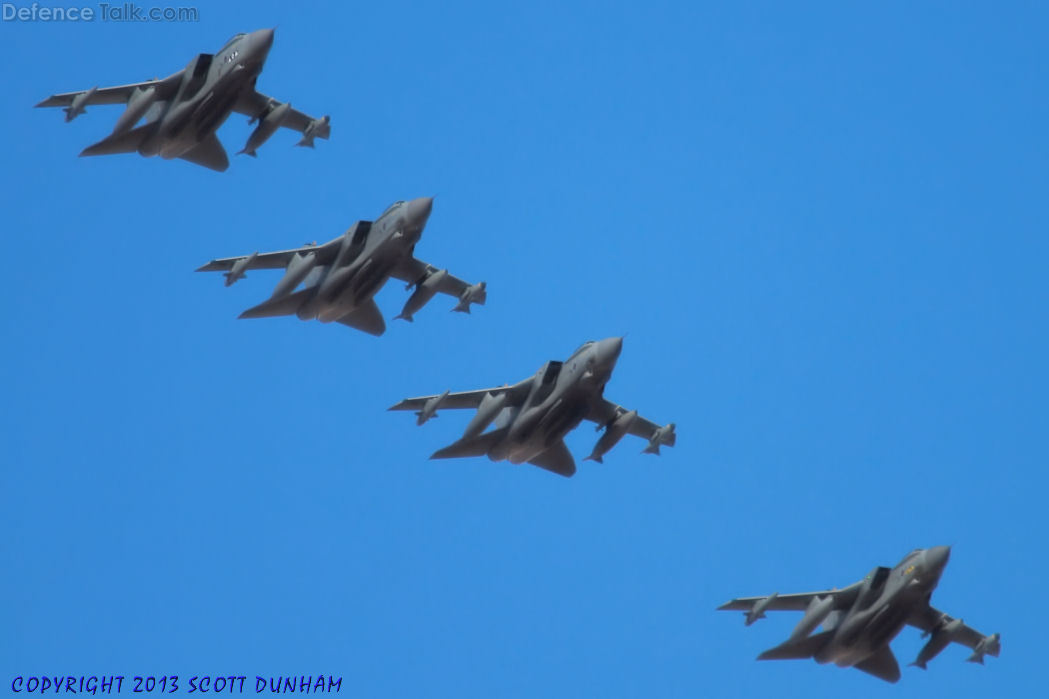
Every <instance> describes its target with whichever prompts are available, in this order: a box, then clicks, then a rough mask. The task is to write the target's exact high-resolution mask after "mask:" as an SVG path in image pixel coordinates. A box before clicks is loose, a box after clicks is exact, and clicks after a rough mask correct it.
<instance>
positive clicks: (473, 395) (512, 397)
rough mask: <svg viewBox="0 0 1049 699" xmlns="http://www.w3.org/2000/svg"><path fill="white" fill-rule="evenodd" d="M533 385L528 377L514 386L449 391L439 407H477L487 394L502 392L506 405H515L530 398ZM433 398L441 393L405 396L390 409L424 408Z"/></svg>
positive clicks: (494, 394) (495, 394)
mask: <svg viewBox="0 0 1049 699" xmlns="http://www.w3.org/2000/svg"><path fill="white" fill-rule="evenodd" d="M531 387H532V379H531V378H528V379H525V380H524V381H521V382H519V383H515V384H514V385H513V386H497V387H496V388H482V389H481V390H479V391H462V392H461V393H449V394H448V395H447V396H445V397H444V398H443V399H442V400H441V402H440V404H439V405H438V409H440V410H444V409H445V408H451V409H453V410H454V409H459V408H476V407H478V406H479V405H481V401H482V400H483V399H484V397H485V396H486V395H488V394H489V393H491V394H492V395H493V396H497V395H499V394H500V393H505V394H507V395H506V406H507V407H513V406H519V405H521V404H522V403H524V402H525V399H527V398H528V392H529V390H531ZM433 398H440V396H439V395H434V396H419V397H418V398H405V399H404V400H402V401H401V402H400V403H398V404H397V405H394V406H391V407H390V408H389V410H422V408H423V406H425V405H426V403H427V401H429V400H431V399H433Z"/></svg>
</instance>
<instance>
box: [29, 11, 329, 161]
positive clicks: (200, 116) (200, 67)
mask: <svg viewBox="0 0 1049 699" xmlns="http://www.w3.org/2000/svg"><path fill="white" fill-rule="evenodd" d="M272 45H273V30H272V29H260V30H258V31H255V32H251V33H250V34H237V35H236V36H234V37H233V38H232V39H230V40H229V41H227V42H226V45H225V46H223V47H222V48H221V49H219V51H218V53H216V54H214V55H212V54H210V53H202V54H199V55H197V56H196V57H195V58H194V59H193V60H191V61H190V62H189V65H187V66H186V67H185V68H184V69H183V70H180V71H179V72H177V73H175V74H173V75H170V76H168V77H166V78H164V79H163V80H159V79H153V80H146V81H145V82H140V83H132V84H130V85H120V86H118V87H104V88H101V89H99V88H98V87H93V88H91V89H90V90H82V91H79V92H66V93H63V94H60V95H52V96H51V97H48V98H47V99H46V100H44V101H43V102H41V103H40V104H38V105H36V106H37V107H65V113H66V121H72V120H73V119H75V118H76V117H77V116H78V115H80V114H83V113H84V111H85V109H84V108H85V107H87V106H88V105H93V104H125V103H126V104H127V108H126V109H125V110H124V113H123V114H122V115H121V116H120V118H119V119H117V123H116V126H114V127H113V133H112V134H110V135H109V136H107V137H106V138H104V139H103V140H101V141H99V142H98V143H96V144H94V145H93V146H88V147H87V148H85V149H84V150H83V151H82V152H81V153H80V155H81V156H85V155H111V154H113V153H133V152H135V151H138V152H139V153H140V154H142V155H143V156H146V157H150V156H154V155H159V156H160V157H162V158H165V159H169V160H170V159H171V158H182V159H183V160H188V161H189V162H191V163H196V164H197V165H203V166H204V167H207V168H211V169H212V170H219V171H222V170H225V169H226V168H227V167H229V158H228V157H227V156H226V150H225V149H224V148H223V147H222V144H221V143H220V142H219V140H218V137H217V136H216V135H215V131H216V130H217V129H218V128H219V127H220V126H222V124H223V122H225V121H226V119H227V118H228V117H229V115H230V112H239V113H241V114H245V115H247V116H249V117H251V120H250V122H249V123H255V122H256V121H257V122H258V123H259V125H258V127H257V128H256V129H255V131H254V132H252V134H251V136H250V137H248V142H247V144H246V145H245V146H244V149H243V150H241V151H240V152H241V153H247V154H248V155H251V156H254V155H255V150H256V149H257V148H258V147H259V146H261V145H262V144H263V143H264V142H265V141H266V139H268V138H269V137H270V136H272V135H273V134H274V132H275V131H276V130H277V128H278V127H281V126H283V127H285V128H289V129H294V130H295V131H298V132H300V133H302V140H300V141H299V142H298V144H297V145H300V146H309V147H311V148H312V147H313V139H314V138H328V136H329V134H330V131H331V125H330V119H329V118H328V117H327V116H325V117H321V118H320V119H314V118H313V117H309V116H307V115H305V114H303V113H302V112H300V111H297V110H295V109H292V108H291V104H290V103H288V102H284V103H281V102H278V101H277V100H275V99H273V98H272V97H267V96H266V95H263V94H262V93H260V92H257V91H256V90H255V81H256V79H257V78H258V77H259V73H261V72H262V66H263V64H264V63H265V62H266V56H267V55H268V54H269V51H270V46H272ZM143 117H145V122H146V123H145V124H143V125H142V126H139V127H137V128H136V127H135V125H136V124H137V123H138V122H139V120H141V119H142V118H143Z"/></svg>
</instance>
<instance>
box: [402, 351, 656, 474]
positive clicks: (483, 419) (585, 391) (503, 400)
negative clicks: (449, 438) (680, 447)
mask: <svg viewBox="0 0 1049 699" xmlns="http://www.w3.org/2000/svg"><path fill="white" fill-rule="evenodd" d="M622 350H623V338H621V337H612V338H608V339H605V340H599V341H597V342H587V343H585V344H583V346H581V347H580V348H579V349H577V350H576V351H575V352H573V353H572V356H570V357H569V358H568V359H566V360H564V361H563V362H559V361H549V362H547V363H546V364H544V365H543V366H542V368H540V369H539V371H538V372H536V373H535V375H534V376H532V377H530V378H527V379H525V380H524V381H521V382H519V383H516V384H514V385H513V386H501V387H498V388H486V389H481V390H479V391H466V392H463V393H451V392H449V391H445V392H444V393H442V394H440V395H435V396H422V397H420V398H408V399H406V400H402V401H401V402H400V403H398V404H397V405H395V406H393V407H392V408H390V410H414V411H415V414H416V417H417V420H416V423H417V424H419V425H422V424H423V423H425V422H426V421H427V420H429V419H430V418H431V417H437V411H438V409H443V408H476V409H477V413H476V414H475V415H474V417H473V419H472V420H471V421H470V424H469V425H467V427H466V431H465V432H464V433H463V436H462V438H461V439H459V440H458V441H457V442H455V443H454V444H451V445H449V446H447V447H445V448H444V449H440V450H438V451H437V452H435V453H434V454H433V456H431V457H430V458H431V459H451V458H457V457H465V456H484V455H487V456H488V458H490V459H491V460H492V461H503V460H506V461H510V462H511V463H515V464H520V463H525V462H527V463H530V464H533V465H535V466H539V467H541V468H545V469H546V470H548V471H552V472H554V473H556V474H559V475H562V476H572V475H573V474H574V473H575V472H576V465H575V460H574V459H573V458H572V454H571V453H570V452H569V451H568V447H567V446H565V443H564V436H565V435H566V434H567V433H568V432H570V431H571V430H573V429H575V427H576V426H578V425H579V423H580V422H582V421H583V420H590V421H591V422H595V423H597V429H598V430H600V429H602V428H603V429H604V430H605V433H604V434H603V435H601V438H600V439H599V440H598V442H597V444H596V446H595V447H594V450H593V452H592V453H591V454H590V456H588V457H586V458H587V459H588V460H593V461H597V462H598V463H601V461H602V457H603V456H604V454H605V453H606V452H607V451H608V450H610V449H611V448H612V447H613V446H615V445H616V443H617V442H618V441H619V440H620V439H622V438H623V435H625V434H627V433H630V434H632V435H636V436H638V437H642V438H643V439H647V440H648V446H647V447H646V448H645V449H644V453H646V454H658V453H659V447H660V446H661V445H666V446H674V442H675V441H676V435H675V433H674V425H673V423H671V424H669V425H666V426H665V427H660V426H659V425H657V424H655V423H653V422H650V421H649V420H646V419H645V418H643V417H641V416H639V415H638V414H637V411H636V410H627V409H626V408H623V407H622V406H619V405H616V404H615V403H612V402H610V401H607V400H605V399H604V397H603V393H604V389H605V384H607V383H608V380H609V379H610V378H611V377H612V370H613V369H614V368H615V365H616V360H617V359H619V354H620V352H622ZM493 423H494V427H493V429H491V430H490V431H487V432H486V431H485V429H486V428H488V426H489V425H492V424H493Z"/></svg>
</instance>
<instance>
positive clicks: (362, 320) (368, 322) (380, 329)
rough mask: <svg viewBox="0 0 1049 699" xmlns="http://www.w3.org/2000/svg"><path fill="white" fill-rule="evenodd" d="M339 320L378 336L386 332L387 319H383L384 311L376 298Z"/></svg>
mask: <svg viewBox="0 0 1049 699" xmlns="http://www.w3.org/2000/svg"><path fill="white" fill-rule="evenodd" d="M337 322H339V323H342V324H343V325H348V326H349V327H351V328H356V329H357V330H361V331H363V332H366V333H368V334H369V335H376V336H378V335H382V334H383V333H384V332H386V321H385V320H383V317H382V311H380V310H379V306H378V305H376V303H375V300H374V299H369V301H368V302H367V303H365V304H363V305H361V306H358V307H357V308H355V309H354V310H353V312H352V313H347V314H346V315H344V316H343V317H342V318H339V319H338V321H337Z"/></svg>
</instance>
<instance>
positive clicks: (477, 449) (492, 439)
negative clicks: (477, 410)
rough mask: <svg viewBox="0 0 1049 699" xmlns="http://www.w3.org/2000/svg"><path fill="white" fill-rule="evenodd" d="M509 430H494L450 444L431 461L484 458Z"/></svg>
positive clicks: (435, 454)
mask: <svg viewBox="0 0 1049 699" xmlns="http://www.w3.org/2000/svg"><path fill="white" fill-rule="evenodd" d="M507 431H508V430H507V428H505V427H504V428H502V429H498V430H492V431H491V432H485V433H484V434H480V435H477V436H476V437H465V438H463V439H460V440H459V441H458V442H455V443H453V444H449V445H448V446H446V447H445V448H444V449H438V450H437V451H435V452H434V453H433V454H432V455H431V456H430V458H431V459H457V458H461V457H467V456H484V455H485V454H487V453H488V451H489V450H490V449H491V448H492V447H494V446H495V445H496V444H497V443H498V442H499V440H500V439H502V438H503V437H505V436H506V433H507Z"/></svg>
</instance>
